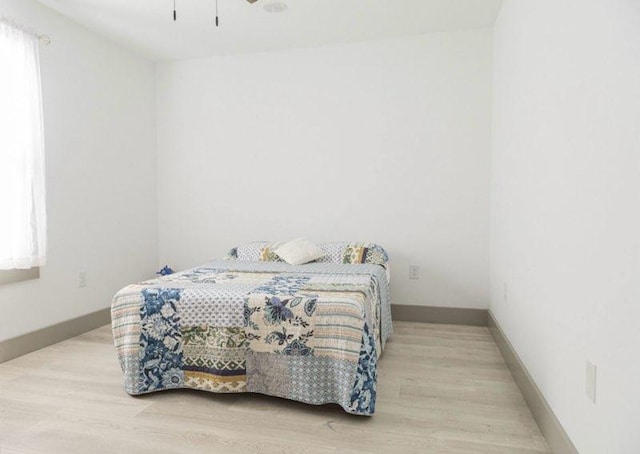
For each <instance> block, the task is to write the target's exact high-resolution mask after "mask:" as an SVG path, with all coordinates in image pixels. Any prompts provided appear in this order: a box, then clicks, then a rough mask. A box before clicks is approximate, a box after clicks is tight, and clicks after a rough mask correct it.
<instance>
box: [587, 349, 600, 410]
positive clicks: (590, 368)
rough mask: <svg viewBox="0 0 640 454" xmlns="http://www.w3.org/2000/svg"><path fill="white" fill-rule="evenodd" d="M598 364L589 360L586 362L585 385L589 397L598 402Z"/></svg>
mask: <svg viewBox="0 0 640 454" xmlns="http://www.w3.org/2000/svg"><path fill="white" fill-rule="evenodd" d="M597 371H598V369H597V368H596V365H595V364H593V363H591V362H590V361H588V360H587V362H586V363H585V386H584V392H585V394H586V395H587V397H588V398H589V399H591V401H592V402H593V403H594V404H595V403H596V373H597Z"/></svg>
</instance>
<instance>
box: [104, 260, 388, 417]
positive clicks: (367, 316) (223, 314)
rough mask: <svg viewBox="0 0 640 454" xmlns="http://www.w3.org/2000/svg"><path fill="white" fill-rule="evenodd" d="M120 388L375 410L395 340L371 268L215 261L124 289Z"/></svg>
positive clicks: (116, 306) (119, 304) (377, 270)
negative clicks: (384, 356) (251, 395)
mask: <svg viewBox="0 0 640 454" xmlns="http://www.w3.org/2000/svg"><path fill="white" fill-rule="evenodd" d="M111 314H112V328H113V337H114V342H115V346H116V351H117V353H118V357H119V359H120V365H121V367H122V370H123V372H124V384H125V389H126V391H127V392H128V393H129V394H132V395H137V394H144V393H150V392H154V391H160V390H164V389H172V388H194V389H200V390H206V391H212V392H221V393H232V392H256V393H262V394H268V395H272V396H278V397H283V398H286V399H292V400H297V401H301V402H306V403H310V404H316V405H319V404H325V403H337V404H339V405H340V406H342V408H344V410H345V411H347V412H349V413H353V414H357V415H372V414H373V413H374V411H375V403H376V378H377V360H378V358H379V356H380V354H381V352H382V349H383V348H384V345H385V343H386V341H387V339H388V338H389V336H390V335H391V332H392V323H391V309H390V304H389V288H388V283H387V278H386V274H385V270H384V268H383V267H382V266H380V265H374V264H357V265H354V264H339V263H310V264H306V265H299V266H294V265H289V264H286V263H283V262H250V261H244V262H243V261H215V262H211V263H208V264H206V265H203V266H201V267H197V268H193V269H190V270H187V271H183V272H180V273H176V274H172V275H169V276H163V277H161V278H158V279H153V280H149V281H145V282H141V283H138V284H133V285H129V286H127V287H125V288H124V289H122V290H121V291H120V292H118V293H117V294H116V296H115V297H114V299H113V303H112V309H111Z"/></svg>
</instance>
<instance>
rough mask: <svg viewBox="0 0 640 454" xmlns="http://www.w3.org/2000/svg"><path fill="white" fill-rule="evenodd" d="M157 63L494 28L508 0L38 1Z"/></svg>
mask: <svg viewBox="0 0 640 454" xmlns="http://www.w3.org/2000/svg"><path fill="white" fill-rule="evenodd" d="M38 1H39V2H40V3H42V4H44V5H46V6H48V7H50V8H52V9H54V10H57V11H58V12H60V13H62V14H63V15H65V16H67V17H69V18H71V19H72V20H74V21H75V22H78V23H80V24H82V25H84V26H85V27H87V28H89V29H91V30H93V31H95V32H97V33H99V34H101V35H104V36H106V37H108V38H110V39H112V40H114V41H116V42H118V43H120V44H122V45H123V46H125V47H129V48H131V49H133V50H135V51H137V52H138V53H141V54H143V55H145V56H146V57H148V58H150V59H152V60H175V59H186V58H196V57H205V56H220V55H232V54H239V53H252V52H264V51H269V50H276V49H289V48H300V47H309V46H318V45H323V44H333V43H345V42H354V41H364V40H372V39H383V38H393V37H400V36H407V35H417V34H423V33H429V32H436V31H447V30H463V29H474V28H487V27H493V24H494V22H495V19H496V16H497V15H498V11H499V9H500V4H501V0H278V1H280V2H282V3H286V4H287V6H288V8H287V9H286V10H285V11H284V12H281V13H268V12H266V11H265V9H264V5H265V4H267V3H270V2H272V1H273V0H258V1H257V2H256V3H254V4H250V3H248V2H247V1H245V0H218V9H219V16H220V27H218V28H216V27H215V24H214V17H215V0H176V6H177V14H178V20H177V21H176V22H174V21H173V17H172V15H173V0H38Z"/></svg>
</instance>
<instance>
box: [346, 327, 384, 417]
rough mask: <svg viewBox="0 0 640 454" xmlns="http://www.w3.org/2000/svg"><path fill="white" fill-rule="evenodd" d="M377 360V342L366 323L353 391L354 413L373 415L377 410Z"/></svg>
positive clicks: (352, 403) (352, 406)
mask: <svg viewBox="0 0 640 454" xmlns="http://www.w3.org/2000/svg"><path fill="white" fill-rule="evenodd" d="M377 362H378V359H377V354H376V343H375V340H374V339H373V336H372V335H371V333H370V332H369V327H368V326H367V324H366V323H365V325H364V333H363V335H362V347H361V348H360V360H359V361H358V369H357V371H356V381H355V383H354V385H353V390H352V391H351V405H350V409H351V410H352V411H353V412H354V413H357V414H362V415H372V414H373V412H374V411H375V410H376V381H377V375H378V373H377Z"/></svg>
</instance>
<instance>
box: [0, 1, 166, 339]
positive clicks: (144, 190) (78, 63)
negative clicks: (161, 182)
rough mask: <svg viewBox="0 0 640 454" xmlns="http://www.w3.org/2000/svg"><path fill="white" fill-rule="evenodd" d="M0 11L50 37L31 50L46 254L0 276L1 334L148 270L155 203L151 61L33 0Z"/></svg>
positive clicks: (81, 306) (152, 260)
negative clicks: (36, 275) (7, 280)
mask: <svg viewBox="0 0 640 454" xmlns="http://www.w3.org/2000/svg"><path fill="white" fill-rule="evenodd" d="M0 14H5V15H7V16H9V17H11V18H12V19H14V20H15V21H17V22H20V23H23V24H26V25H28V26H31V27H33V28H34V29H36V30H38V31H40V32H41V33H46V34H48V35H49V36H50V37H51V39H52V44H51V45H50V46H48V47H42V48H41V53H40V57H41V73H42V89H43V97H44V122H45V144H46V145H45V146H46V158H47V191H48V194H47V211H48V221H49V225H48V227H49V228H48V235H49V240H48V242H49V250H48V264H47V265H46V266H45V267H44V268H42V271H41V277H40V279H37V280H33V281H28V282H22V283H17V284H9V285H3V286H0V313H2V315H3V316H2V317H0V341H1V340H5V339H8V338H11V337H14V336H17V335H20V334H24V333H26V332H29V331H32V330H36V329H39V328H42V327H45V326H48V325H52V324H55V323H57V322H60V321H63V320H68V319H71V318H74V317H77V316H81V315H84V314H87V313H90V312H93V311H96V310H98V309H103V308H106V307H108V306H109V305H110V303H111V298H112V296H113V294H114V293H115V292H116V291H117V290H118V289H119V288H120V287H122V286H124V285H126V284H127V283H129V282H131V281H134V280H139V279H142V278H146V277H149V276H150V275H153V272H154V271H155V267H156V265H157V206H156V158H155V76H154V66H153V64H151V63H150V62H148V61H146V60H143V59H141V58H139V57H136V56H134V55H133V54H131V53H129V52H128V51H125V50H123V49H121V48H119V47H117V46H115V45H114V44H111V43H110V42H109V41H107V40H105V39H102V38H100V37H98V36H96V35H95V34H93V33H90V32H88V31H87V30H85V29H83V28H81V27H80V26H78V25H76V24H74V23H73V22H71V21H69V20H67V19H65V18H63V17H62V16H60V15H58V14H57V13H54V12H53V11H51V10H49V9H48V8H46V7H43V6H42V5H40V4H38V3H36V2H34V1H32V0H0ZM0 127H1V126H0ZM79 269H86V271H87V283H88V285H87V287H85V288H78V287H77V273H78V270H79Z"/></svg>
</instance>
